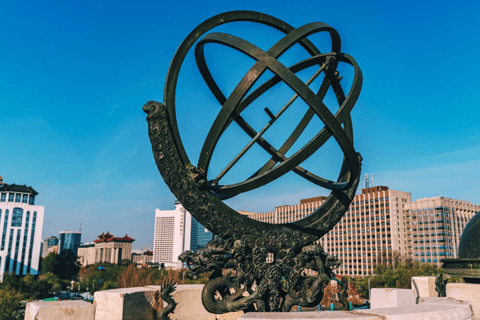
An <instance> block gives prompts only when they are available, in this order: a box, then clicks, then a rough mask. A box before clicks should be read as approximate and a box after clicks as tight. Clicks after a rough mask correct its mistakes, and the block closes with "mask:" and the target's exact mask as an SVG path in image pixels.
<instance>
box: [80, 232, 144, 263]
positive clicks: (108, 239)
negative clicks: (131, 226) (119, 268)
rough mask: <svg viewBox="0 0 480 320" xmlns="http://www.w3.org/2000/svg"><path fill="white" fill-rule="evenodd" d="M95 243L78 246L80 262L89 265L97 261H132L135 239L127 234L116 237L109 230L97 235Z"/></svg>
mask: <svg viewBox="0 0 480 320" xmlns="http://www.w3.org/2000/svg"><path fill="white" fill-rule="evenodd" d="M97 238H98V239H96V240H94V241H93V244H86V245H82V246H80V247H79V248H78V255H77V258H78V262H79V263H80V264H81V265H83V266H87V265H90V264H95V263H102V262H107V263H113V264H121V263H130V261H131V255H132V243H133V242H134V241H135V239H133V238H130V237H129V236H128V235H127V234H126V235H125V236H124V237H121V238H119V237H115V236H114V235H113V234H110V232H108V231H107V233H106V234H105V233H102V234H101V235H99V236H98V237H97Z"/></svg>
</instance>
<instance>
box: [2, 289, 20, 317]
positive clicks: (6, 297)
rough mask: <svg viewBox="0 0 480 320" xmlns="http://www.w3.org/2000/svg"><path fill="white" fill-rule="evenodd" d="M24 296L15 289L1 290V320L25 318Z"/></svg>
mask: <svg viewBox="0 0 480 320" xmlns="http://www.w3.org/2000/svg"><path fill="white" fill-rule="evenodd" d="M22 300H23V296H22V294H20V292H18V291H17V290H15V289H0V319H2V320H20V319H23V317H24V312H25V305H24V304H23V303H22Z"/></svg>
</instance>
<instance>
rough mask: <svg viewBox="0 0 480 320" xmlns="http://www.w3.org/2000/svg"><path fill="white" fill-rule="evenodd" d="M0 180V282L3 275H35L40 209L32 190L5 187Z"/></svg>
mask: <svg viewBox="0 0 480 320" xmlns="http://www.w3.org/2000/svg"><path fill="white" fill-rule="evenodd" d="M2 180H3V179H2V178H1V177H0V230H1V231H2V233H1V241H0V281H3V277H4V275H5V274H8V273H10V274H14V275H26V274H32V275H36V274H38V267H39V266H38V264H39V258H40V244H41V236H42V229H43V215H44V207H43V206H37V205H35V197H36V195H37V194H38V193H37V192H36V191H35V190H34V189H33V188H32V187H27V186H20V185H15V184H12V185H8V184H4V183H2Z"/></svg>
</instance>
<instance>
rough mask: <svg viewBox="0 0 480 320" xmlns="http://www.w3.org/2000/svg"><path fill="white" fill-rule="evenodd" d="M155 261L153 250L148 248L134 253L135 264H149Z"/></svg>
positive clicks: (133, 260)
mask: <svg viewBox="0 0 480 320" xmlns="http://www.w3.org/2000/svg"><path fill="white" fill-rule="evenodd" d="M152 261H153V251H150V250H147V251H143V252H141V253H138V252H133V253H132V263H135V264H147V263H151V262H152Z"/></svg>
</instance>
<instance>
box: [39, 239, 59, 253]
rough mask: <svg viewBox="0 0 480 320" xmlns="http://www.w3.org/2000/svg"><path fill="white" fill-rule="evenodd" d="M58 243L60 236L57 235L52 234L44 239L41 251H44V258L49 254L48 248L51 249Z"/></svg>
mask: <svg viewBox="0 0 480 320" xmlns="http://www.w3.org/2000/svg"><path fill="white" fill-rule="evenodd" d="M57 245H58V238H57V237H55V236H51V237H48V238H46V239H45V240H42V243H41V245H40V248H41V249H40V252H41V253H42V258H45V257H46V256H47V255H48V249H50V248H51V247H52V246H57Z"/></svg>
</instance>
